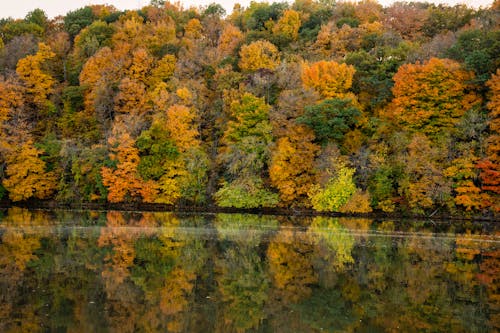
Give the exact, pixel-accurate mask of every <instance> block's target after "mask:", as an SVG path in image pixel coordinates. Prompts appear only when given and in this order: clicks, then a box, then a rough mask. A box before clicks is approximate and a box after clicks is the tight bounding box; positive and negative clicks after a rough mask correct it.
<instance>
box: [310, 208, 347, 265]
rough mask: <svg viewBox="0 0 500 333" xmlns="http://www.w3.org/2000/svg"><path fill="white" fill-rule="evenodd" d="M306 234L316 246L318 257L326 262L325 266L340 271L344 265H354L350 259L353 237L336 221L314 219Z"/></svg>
mask: <svg viewBox="0 0 500 333" xmlns="http://www.w3.org/2000/svg"><path fill="white" fill-rule="evenodd" d="M308 233H309V234H310V235H311V238H312V240H313V241H314V243H315V244H316V245H317V248H316V249H317V251H318V253H319V256H320V257H321V258H322V259H323V260H325V261H326V262H327V266H330V267H333V268H334V269H335V270H338V271H342V270H344V269H345V267H346V265H349V264H353V263H354V259H353V257H352V249H353V247H354V243H355V241H354V237H353V235H352V234H351V233H350V231H349V229H347V228H346V227H344V226H343V225H342V224H340V223H339V220H338V219H336V218H329V217H315V218H314V220H313V222H312V224H311V227H310V228H309V229H308Z"/></svg>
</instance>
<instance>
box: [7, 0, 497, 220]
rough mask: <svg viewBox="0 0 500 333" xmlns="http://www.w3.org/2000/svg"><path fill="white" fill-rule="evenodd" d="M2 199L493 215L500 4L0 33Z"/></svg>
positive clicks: (198, 13) (163, 8) (192, 14)
mask: <svg viewBox="0 0 500 333" xmlns="http://www.w3.org/2000/svg"><path fill="white" fill-rule="evenodd" d="M0 37H1V38H0V182H1V185H0V198H2V200H3V201H7V202H10V203H16V202H26V201H28V202H29V201H33V200H50V201H56V202H60V203H92V202H94V203H137V204H140V203H158V204H166V205H173V206H175V205H192V206H201V207H203V206H218V207H234V208H274V207H276V208H282V209H293V210H300V209H307V210H309V209H312V210H315V211H318V212H339V213H369V212H372V211H373V212H383V213H412V214H426V215H432V214H435V213H436V212H439V213H444V214H460V215H481V216H493V217H498V216H499V213H500V198H499V196H500V168H499V165H500V156H499V154H500V137H499V136H500V69H499V67H500V1H499V0H496V1H495V2H494V3H493V4H492V5H491V6H490V7H488V8H472V7H468V6H466V5H455V6H450V5H435V4H429V3H424V2H397V3H394V4H393V5H391V6H388V7H383V6H382V5H380V4H378V3H377V2H376V1H373V0H362V1H359V2H343V1H338V2H337V1H332V0H330V1H328V0H327V1H324V0H318V1H315V0H295V2H293V3H287V2H274V3H267V2H251V3H250V5H249V6H248V7H244V6H241V5H239V4H236V5H235V6H234V8H233V10H232V12H231V13H226V11H225V10H224V8H223V7H222V6H221V5H219V4H216V3H214V4H211V5H208V6H206V7H199V8H187V9H186V8H183V6H182V5H181V4H180V3H170V2H166V1H160V0H153V1H151V3H150V4H149V5H148V6H145V7H143V8H142V9H140V10H128V11H121V10H120V9H117V8H114V7H112V6H109V5H89V6H86V7H83V8H80V9H77V10H74V11H71V12H68V13H67V14H66V15H65V16H59V17H55V18H51V19H49V18H48V17H47V15H46V13H45V12H44V11H43V10H41V9H34V10H33V11H31V12H29V13H27V15H26V16H25V18H24V19H12V18H3V19H1V20H0Z"/></svg>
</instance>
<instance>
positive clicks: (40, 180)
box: [2, 141, 57, 201]
mask: <svg viewBox="0 0 500 333" xmlns="http://www.w3.org/2000/svg"><path fill="white" fill-rule="evenodd" d="M40 155H41V152H40V151H39V150H38V149H36V148H35V147H33V142H31V141H27V142H25V143H23V144H22V145H21V146H18V147H15V148H13V150H12V151H11V154H9V155H8V157H7V158H6V161H5V162H6V164H7V170H6V171H5V175H6V177H5V178H4V179H3V182H2V185H3V186H4V187H5V189H6V190H7V191H9V198H10V199H11V200H12V201H22V200H27V199H30V198H32V197H35V198H38V199H47V198H49V197H50V196H51V195H52V193H53V192H54V191H55V189H56V184H57V179H56V175H55V174H54V173H53V172H47V171H46V164H45V162H44V161H43V160H42V159H41V158H40Z"/></svg>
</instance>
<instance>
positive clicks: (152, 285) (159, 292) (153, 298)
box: [131, 213, 206, 332]
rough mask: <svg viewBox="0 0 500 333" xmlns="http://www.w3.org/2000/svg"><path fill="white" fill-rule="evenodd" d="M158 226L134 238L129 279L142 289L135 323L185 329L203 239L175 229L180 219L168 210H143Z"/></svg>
mask: <svg viewBox="0 0 500 333" xmlns="http://www.w3.org/2000/svg"><path fill="white" fill-rule="evenodd" d="M145 220H150V221H154V222H151V223H152V224H153V225H157V226H159V227H160V229H158V230H157V232H156V233H155V234H151V233H150V234H148V235H144V234H141V236H140V237H138V239H137V240H136V241H135V250H136V257H135V265H134V266H133V268H132V269H131V272H132V273H131V274H132V280H133V281H134V283H135V284H136V285H137V286H138V287H140V289H141V290H142V292H143V293H144V300H145V312H144V313H143V314H142V316H141V318H140V322H139V325H140V327H141V328H142V329H144V330H146V331H158V330H167V329H168V331H170V332H181V331H186V325H187V323H188V318H189V315H190V313H189V309H190V306H191V303H192V301H193V289H194V285H195V280H196V277H197V274H196V273H197V271H198V270H199V269H200V267H201V266H202V265H203V264H204V260H205V259H204V258H205V257H206V254H205V252H204V248H203V246H204V245H203V242H202V241H200V240H197V239H196V238H194V239H193V238H192V237H191V236H189V235H186V234H184V233H181V232H179V230H180V227H181V226H182V225H183V224H184V223H193V222H194V223H196V222H197V221H188V219H183V220H180V219H178V218H177V217H176V216H175V215H174V214H172V213H144V214H143V219H142V220H141V221H142V225H144V224H145Z"/></svg>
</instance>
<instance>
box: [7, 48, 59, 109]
mask: <svg viewBox="0 0 500 333" xmlns="http://www.w3.org/2000/svg"><path fill="white" fill-rule="evenodd" d="M55 55H56V54H55V53H54V52H52V50H51V49H50V47H49V46H47V45H46V44H43V43H39V44H38V51H37V53H36V54H35V55H32V56H27V57H26V58H23V59H21V60H19V62H18V63H17V68H16V72H17V74H18V75H19V77H20V78H21V80H23V81H24V82H25V83H26V91H27V93H28V94H29V95H30V96H31V99H32V100H33V102H34V103H35V104H36V105H37V106H39V107H42V108H47V107H48V103H49V100H48V97H49V95H50V94H52V93H53V91H54V84H55V80H54V78H53V77H52V76H51V75H49V74H47V73H45V72H44V71H43V65H44V63H45V62H46V61H48V60H50V59H52V58H53V57H55Z"/></svg>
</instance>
